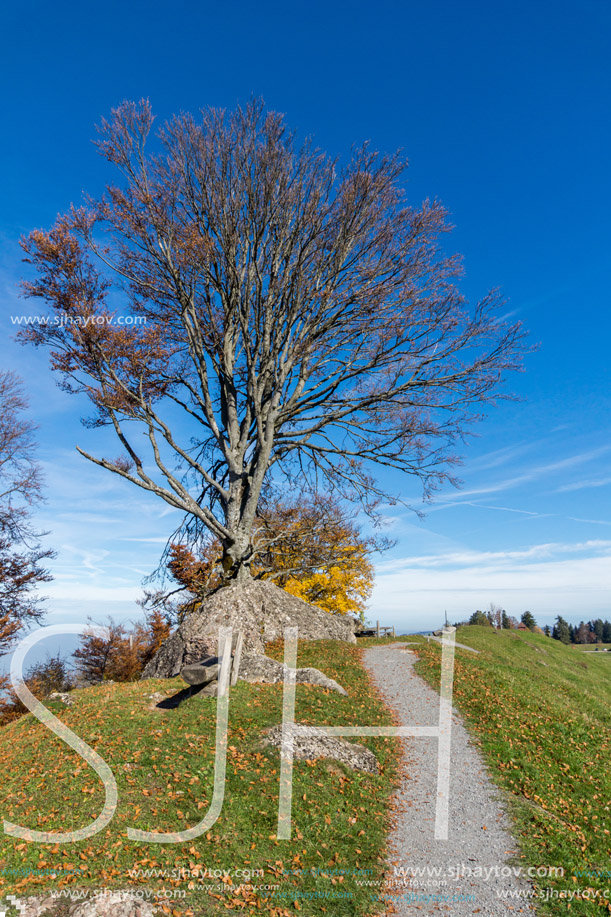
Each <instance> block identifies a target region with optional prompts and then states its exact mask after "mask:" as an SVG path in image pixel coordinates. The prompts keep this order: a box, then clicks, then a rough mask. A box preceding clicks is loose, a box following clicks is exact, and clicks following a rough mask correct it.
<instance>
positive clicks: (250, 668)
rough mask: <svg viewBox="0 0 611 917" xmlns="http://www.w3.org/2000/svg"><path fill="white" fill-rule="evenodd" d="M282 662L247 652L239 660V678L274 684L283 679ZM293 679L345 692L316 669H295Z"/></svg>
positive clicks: (298, 682) (301, 682) (300, 682)
mask: <svg viewBox="0 0 611 917" xmlns="http://www.w3.org/2000/svg"><path fill="white" fill-rule="evenodd" d="M284 669H285V665H284V663H283V662H278V661H277V660H276V659H270V657H269V656H259V655H255V654H251V653H248V654H246V655H244V656H242V661H241V662H240V673H239V676H238V677H239V678H240V679H241V680H242V681H249V682H253V683H256V682H263V683H264V684H276V683H277V682H279V681H284ZM295 681H296V682H297V684H301V685H303V684H308V685H320V687H322V688H328V689H329V690H330V691H337V692H338V694H344V695H345V694H346V693H347V692H346V690H345V689H344V688H342V686H341V685H340V684H338V683H337V682H336V681H334V679H333V678H329V677H328V676H327V675H325V674H324V672H320V671H319V670H318V669H310V668H308V669H296V670H295Z"/></svg>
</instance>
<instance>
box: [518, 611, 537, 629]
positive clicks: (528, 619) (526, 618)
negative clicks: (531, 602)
mask: <svg viewBox="0 0 611 917" xmlns="http://www.w3.org/2000/svg"><path fill="white" fill-rule="evenodd" d="M520 620H521V621H522V624H524V625H525V626H526V627H527V628H528V629H529V630H534V629H535V627H536V626H537V622H536V621H535V616H534V615H533V614H532V612H530V611H525V612H524V614H523V615H522V617H521V618H520Z"/></svg>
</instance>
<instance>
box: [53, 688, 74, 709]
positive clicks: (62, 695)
mask: <svg viewBox="0 0 611 917" xmlns="http://www.w3.org/2000/svg"><path fill="white" fill-rule="evenodd" d="M47 700H56V701H61V703H62V704H65V705H66V707H71V706H72V704H73V703H74V698H73V697H72V695H71V694H68V692H67V691H53V693H52V694H49V696H48V697H47Z"/></svg>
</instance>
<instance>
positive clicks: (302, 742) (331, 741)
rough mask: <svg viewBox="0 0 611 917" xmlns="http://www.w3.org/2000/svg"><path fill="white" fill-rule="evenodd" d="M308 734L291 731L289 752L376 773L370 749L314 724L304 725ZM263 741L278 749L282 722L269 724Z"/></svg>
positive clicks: (308, 759)
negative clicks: (331, 760)
mask: <svg viewBox="0 0 611 917" xmlns="http://www.w3.org/2000/svg"><path fill="white" fill-rule="evenodd" d="M308 728H309V729H310V730H311V733H310V734H309V735H305V736H304V735H300V734H299V733H298V732H297V731H296V730H295V731H293V728H292V727H290V726H289V730H291V731H293V754H294V756H295V758H298V759H300V760H303V761H305V760H307V761H312V760H314V759H315V758H333V760H334V761H339V762H340V764H345V765H346V767H350V768H352V770H357V771H366V772H367V773H368V774H377V773H378V759H377V758H376V756H375V755H374V753H373V752H372V751H369V749H368V748H365V746H364V745H358V744H357V743H356V742H347V741H346V739H342V738H340V737H339V736H328V735H326V733H325V732H324V731H323V730H322V729H319V728H318V727H316V726H310V727H308ZM263 744H264V745H268V746H270V747H271V748H280V746H281V745H282V725H280V726H273V727H272V728H271V729H270V730H269V731H268V732H266V733H265V735H264V737H263Z"/></svg>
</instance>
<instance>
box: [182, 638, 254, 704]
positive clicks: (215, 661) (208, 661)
mask: <svg viewBox="0 0 611 917" xmlns="http://www.w3.org/2000/svg"><path fill="white" fill-rule="evenodd" d="M243 648H244V631H242V630H240V631H238V633H237V634H236V635H234V637H233V640H232V646H231V658H230V661H229V685H230V686H232V687H233V685H236V684H237V683H238V676H239V674H240V661H241V659H242V650H243ZM220 671H221V663H220V660H219V657H218V656H204V657H203V658H202V659H198V661H197V662H192V663H190V664H189V665H186V666H184V667H183V668H182V669H181V672H180V676H181V678H183V679H184V680H185V681H186V682H187V684H188V685H193V686H194V687H195V686H197V687H199V688H200V689H201V690H203V691H204V693H216V692H217V690H218V687H219V681H218V677H219V675H220Z"/></svg>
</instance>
